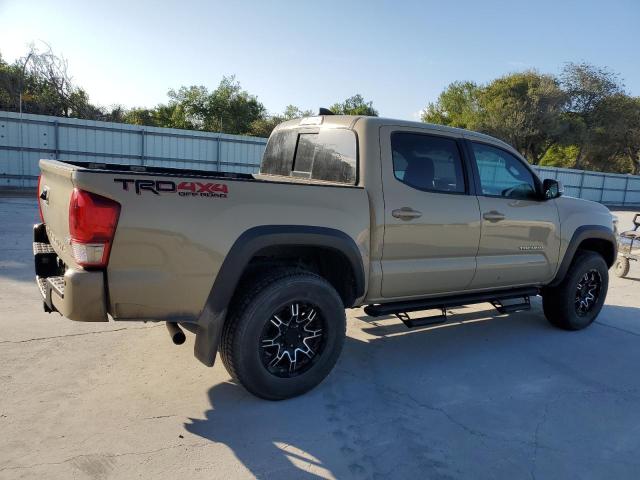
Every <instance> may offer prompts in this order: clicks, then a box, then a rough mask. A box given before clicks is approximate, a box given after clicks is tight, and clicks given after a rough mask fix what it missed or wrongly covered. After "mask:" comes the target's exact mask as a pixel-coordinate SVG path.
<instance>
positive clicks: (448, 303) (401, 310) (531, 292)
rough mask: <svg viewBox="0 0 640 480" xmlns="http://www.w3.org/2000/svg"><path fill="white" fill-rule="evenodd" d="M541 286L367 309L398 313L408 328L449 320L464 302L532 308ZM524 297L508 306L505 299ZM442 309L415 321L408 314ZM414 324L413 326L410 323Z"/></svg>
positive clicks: (512, 308) (507, 308) (368, 309)
mask: <svg viewBox="0 0 640 480" xmlns="http://www.w3.org/2000/svg"><path fill="white" fill-rule="evenodd" d="M538 293H539V289H538V288H535V287H530V288H513V289H509V290H500V291H493V292H480V293H468V294H463V295H454V296H449V297H439V298H425V299H422V300H411V301H406V302H392V303H384V304H380V305H367V306H366V307H364V312H365V313H366V314H367V315H369V316H371V317H381V316H383V315H396V316H397V317H398V318H399V319H400V320H402V321H403V322H404V323H405V324H406V325H407V326H408V327H410V328H411V327H413V326H419V325H418V323H420V324H422V325H428V324H430V323H442V322H443V321H446V317H447V314H446V309H447V308H451V307H459V306H462V305H472V304H474V303H484V302H489V303H491V304H492V305H493V306H494V307H495V308H496V310H498V311H499V312H500V313H507V312H516V311H519V310H528V309H529V308H530V307H531V304H530V302H529V297H530V296H535V295H538ZM515 298H522V299H524V301H523V302H522V303H516V304H507V305H504V304H503V303H502V302H503V301H504V300H511V299H515ZM431 309H439V310H442V312H443V313H442V315H441V316H437V317H426V318H420V319H415V320H411V319H410V318H409V316H408V315H407V313H408V312H416V311H419V310H431ZM410 323H411V325H409V324H410Z"/></svg>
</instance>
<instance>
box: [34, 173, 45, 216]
mask: <svg viewBox="0 0 640 480" xmlns="http://www.w3.org/2000/svg"><path fill="white" fill-rule="evenodd" d="M41 182H42V174H40V175H38V189H37V190H36V198H37V199H38V213H40V223H44V217H43V216H42V205H41V204H40V183H41Z"/></svg>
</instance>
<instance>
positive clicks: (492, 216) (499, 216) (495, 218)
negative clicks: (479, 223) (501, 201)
mask: <svg viewBox="0 0 640 480" xmlns="http://www.w3.org/2000/svg"><path fill="white" fill-rule="evenodd" d="M482 218H484V219H485V220H488V221H490V222H499V221H500V220H504V219H505V216H504V213H500V212H498V211H496V210H491V211H490V212H484V213H483V214H482Z"/></svg>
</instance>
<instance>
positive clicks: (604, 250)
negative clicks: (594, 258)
mask: <svg viewBox="0 0 640 480" xmlns="http://www.w3.org/2000/svg"><path fill="white" fill-rule="evenodd" d="M579 250H588V251H592V252H596V253H598V254H600V255H601V256H602V258H603V259H604V261H605V263H606V264H607V267H609V268H611V266H612V265H613V264H614V263H615V261H616V256H617V253H618V248H617V242H616V237H615V234H614V233H613V231H612V230H611V229H610V228H607V227H605V226H602V225H583V226H581V227H579V228H577V229H576V231H575V232H574V233H573V235H572V237H571V240H570V241H569V245H568V246H567V249H566V251H565V254H564V257H563V258H562V261H561V262H560V266H559V267H558V271H557V272H556V276H555V278H554V279H553V281H552V282H551V283H550V284H549V286H551V287H553V286H556V285H558V284H560V283H561V282H562V280H563V279H564V277H565V275H566V274H567V271H568V270H569V267H570V266H571V263H572V262H573V259H574V258H575V256H576V253H577V252H578V251H579Z"/></svg>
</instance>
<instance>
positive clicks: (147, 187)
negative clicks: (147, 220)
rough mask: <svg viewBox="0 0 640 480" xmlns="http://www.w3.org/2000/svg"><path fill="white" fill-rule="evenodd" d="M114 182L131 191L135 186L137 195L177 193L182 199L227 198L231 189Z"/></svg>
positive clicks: (126, 180) (125, 180) (159, 182)
mask: <svg viewBox="0 0 640 480" xmlns="http://www.w3.org/2000/svg"><path fill="white" fill-rule="evenodd" d="M113 181H114V182H116V183H120V184H122V189H123V190H126V191H129V187H130V186H133V190H135V192H136V194H137V195H142V192H149V193H153V194H155V195H160V194H161V193H177V194H178V195H180V196H181V197H210V198H227V195H228V194H229V187H227V185H226V184H224V183H202V182H180V183H178V184H176V182H173V181H171V180H136V179H133V178H114V179H113Z"/></svg>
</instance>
